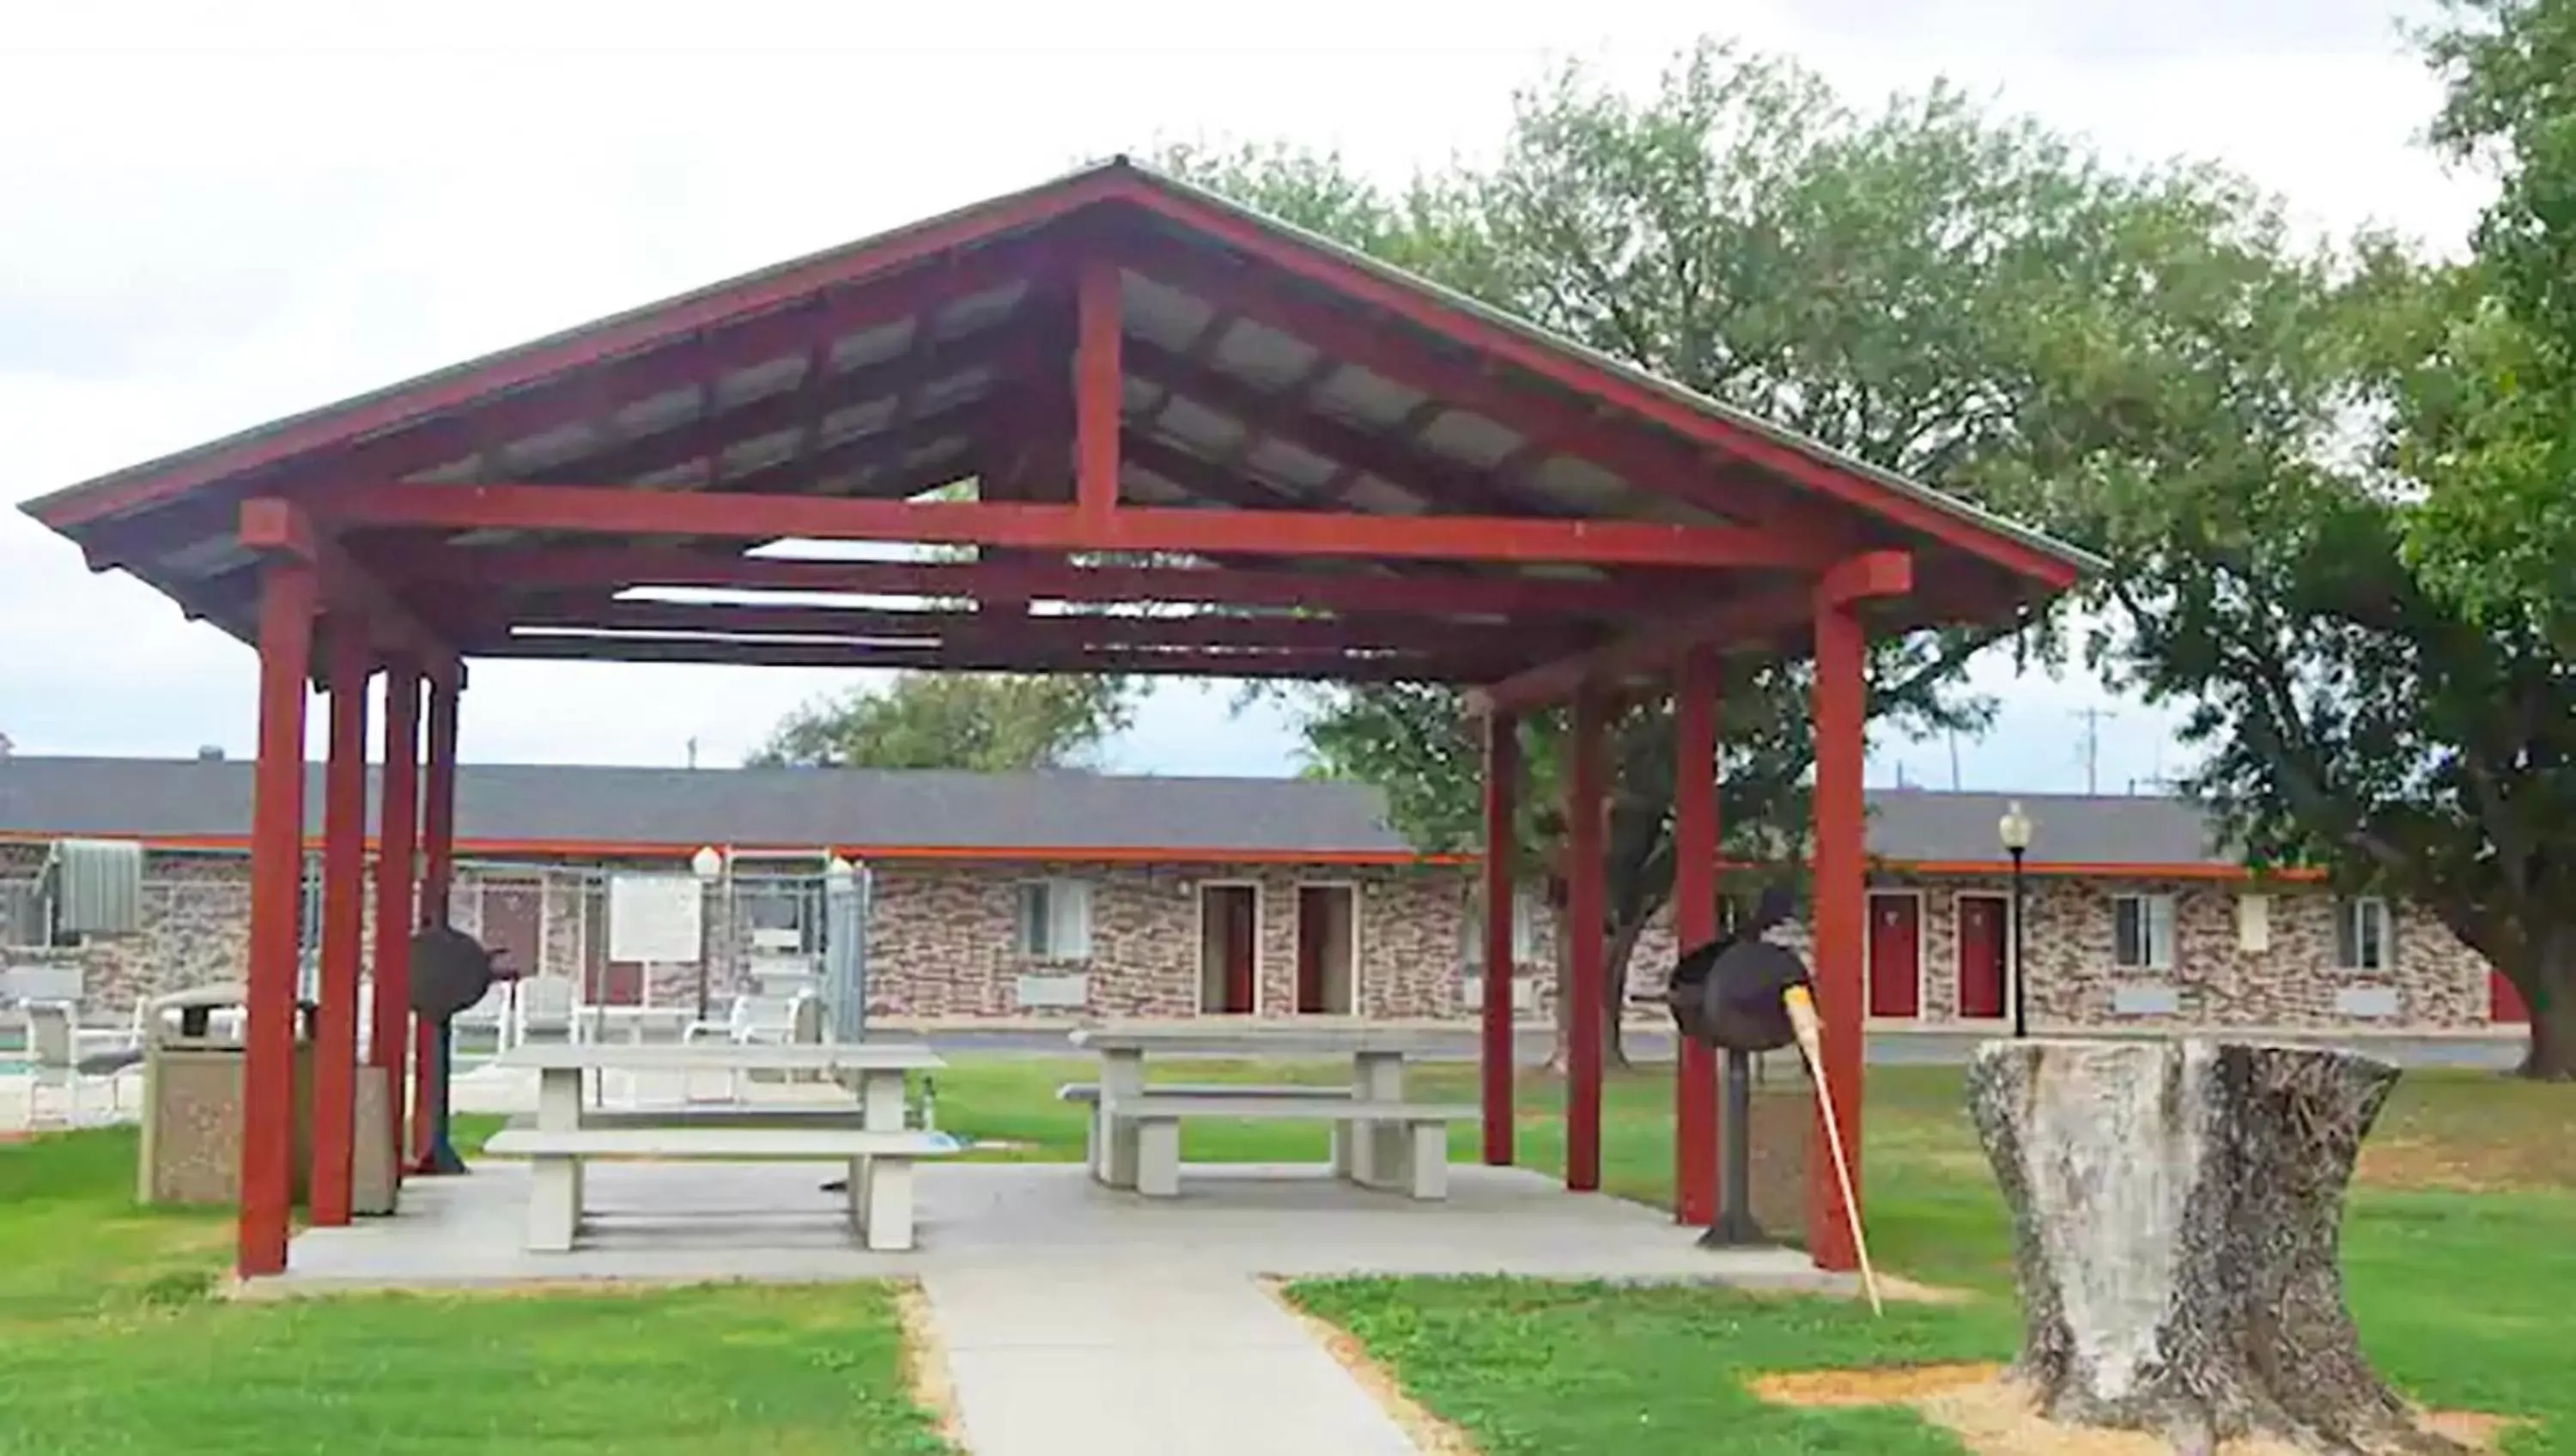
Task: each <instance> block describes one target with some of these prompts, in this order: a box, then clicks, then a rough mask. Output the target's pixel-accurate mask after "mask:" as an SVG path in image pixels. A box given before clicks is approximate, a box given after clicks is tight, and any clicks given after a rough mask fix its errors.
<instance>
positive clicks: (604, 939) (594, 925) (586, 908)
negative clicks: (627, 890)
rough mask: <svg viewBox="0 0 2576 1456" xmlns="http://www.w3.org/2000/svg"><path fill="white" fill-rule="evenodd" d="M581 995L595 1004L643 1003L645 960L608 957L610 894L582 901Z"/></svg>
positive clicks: (632, 1004)
mask: <svg viewBox="0 0 2576 1456" xmlns="http://www.w3.org/2000/svg"><path fill="white" fill-rule="evenodd" d="M581 944H582V953H581V985H582V992H581V999H582V1000H583V1001H585V1002H587V1003H588V1004H590V1005H593V1006H641V1005H643V1004H644V963H643V962H642V961H612V960H610V959H609V958H608V897H607V896H605V895H593V896H591V897H590V898H589V899H588V900H587V901H585V902H584V903H583V905H582V934H581Z"/></svg>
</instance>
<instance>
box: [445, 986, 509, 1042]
mask: <svg viewBox="0 0 2576 1456" xmlns="http://www.w3.org/2000/svg"><path fill="white" fill-rule="evenodd" d="M509 1008H510V983H509V982H507V981H494V982H493V983H492V984H491V985H490V986H488V987H485V988H484V991H483V996H482V999H481V1000H478V1001H476V1002H475V1003H474V1004H473V1005H471V1006H468V1007H466V1008H465V1009H464V1010H462V1011H459V1012H457V1013H456V1015H455V1016H454V1017H453V1018H451V1019H450V1020H449V1022H448V1032H449V1034H450V1036H451V1037H452V1038H453V1039H454V1043H455V1045H456V1046H457V1047H459V1048H462V1046H463V1045H464V1042H465V1033H466V1032H469V1031H475V1032H482V1031H488V1032H490V1033H492V1037H493V1041H494V1043H495V1044H496V1045H497V1044H500V1043H502V1042H503V1041H504V1039H505V1037H506V1034H507V1032H508V1030H509V1028H508V1024H507V1020H506V1018H507V1017H508V1014H509Z"/></svg>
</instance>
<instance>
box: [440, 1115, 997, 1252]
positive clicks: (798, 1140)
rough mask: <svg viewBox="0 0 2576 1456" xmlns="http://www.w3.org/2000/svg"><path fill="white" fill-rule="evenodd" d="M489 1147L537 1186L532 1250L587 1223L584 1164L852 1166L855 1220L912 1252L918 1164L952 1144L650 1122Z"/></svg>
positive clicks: (518, 1131) (568, 1241)
mask: <svg viewBox="0 0 2576 1456" xmlns="http://www.w3.org/2000/svg"><path fill="white" fill-rule="evenodd" d="M485 1150H486V1151H487V1152H490V1153H492V1154H494V1155H495V1156H498V1157H523V1158H526V1159H527V1160H528V1162H529V1172H530V1175H531V1182H532V1184H533V1187H532V1190H531V1192H530V1196H529V1199H528V1247H529V1248H530V1249H531V1250H534V1251H537V1252H540V1253H563V1252H566V1251H568V1250H570V1249H571V1248H572V1246H573V1239H574V1236H575V1235H576V1234H577V1233H578V1232H579V1230H580V1227H581V1183H582V1179H581V1168H582V1163H583V1162H584V1161H585V1160H587V1159H597V1158H612V1159H630V1160H635V1161H645V1162H673V1161H686V1160H695V1159H707V1160H712V1161H762V1162H798V1163H805V1162H815V1163H820V1162H833V1163H843V1164H846V1165H847V1166H848V1167H849V1170H850V1221H851V1223H852V1224H853V1225H854V1226H855V1227H856V1228H857V1230H858V1234H859V1237H860V1239H861V1240H862V1241H863V1242H864V1243H865V1244H866V1245H867V1247H869V1248H871V1249H876V1250H896V1251H899V1250H904V1249H909V1248H911V1247H912V1165H913V1162H914V1161H915V1160H916V1159H920V1158H936V1157H943V1156H945V1155H947V1154H948V1153H950V1152H952V1151H954V1150H955V1147H954V1144H952V1143H950V1142H949V1141H948V1140H947V1139H945V1138H942V1137H940V1136H938V1135H937V1134H935V1133H926V1132H908V1131H907V1132H869V1131H867V1130H865V1129H863V1128H856V1127H814V1126H792V1127H776V1126H771V1127H756V1126H750V1127H747V1126H730V1127H728V1126H712V1127H710V1126H703V1125H689V1124H674V1123H671V1122H669V1121H667V1120H666V1121H664V1122H661V1123H659V1124H656V1125H651V1126H633V1125H629V1126H604V1127H581V1128H573V1129H568V1130H558V1131H553V1132H549V1131H546V1130H544V1129H542V1128H508V1129H505V1130H503V1131H502V1132H500V1133H497V1134H495V1135H494V1136H493V1138H492V1141H491V1142H490V1143H488V1144H486V1145H485Z"/></svg>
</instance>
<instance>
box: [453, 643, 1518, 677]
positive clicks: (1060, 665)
mask: <svg viewBox="0 0 2576 1456" xmlns="http://www.w3.org/2000/svg"><path fill="white" fill-rule="evenodd" d="M472 655H473V656H475V657H478V658H503V657H507V658H541V659H550V660H556V661H577V662H673V663H682V662H698V663H710V664H718V665H725V666H749V667H815V668H835V669H888V668H897V669H900V668H910V669H916V670H924V671H938V672H1026V673H1094V672H1102V673H1137V674H1151V675H1158V676H1183V677H1215V678H1226V677H1233V678H1302V679H1312V680H1318V681H1339V682H1472V681H1475V680H1477V679H1479V678H1481V677H1490V676H1492V674H1493V671H1494V664H1493V662H1492V661H1491V660H1490V659H1489V660H1487V661H1486V662H1483V663H1478V662H1475V661H1472V660H1469V659H1464V658H1457V657H1445V658H1444V657H1431V656H1424V655H1387V656H1375V655H1353V654H1351V653H1346V652H1341V651H1320V650H1300V651H1278V652H1264V651H1251V650H1243V651H1222V650H1215V649H1206V648H1172V649H1155V648H1118V647H1105V648H1088V649H1057V650H1053V651H1048V652H1035V651H1030V650H1027V649H1025V648H1013V647H1010V646H1007V645H1005V646H992V645H975V646H951V645H945V644H939V645H929V646H911V645H892V644H868V643H848V642H819V641H818V642H800V641H796V640H793V639H786V640H769V641H763V640H760V639H757V638H731V639H726V638H713V637H703V638H687V637H613V636H609V637H593V636H579V635H563V636H554V635H545V636H526V637H511V638H507V639H503V640H501V641H497V642H490V643H486V644H484V645H482V646H480V647H478V648H476V649H475V651H474V652H473V654H472Z"/></svg>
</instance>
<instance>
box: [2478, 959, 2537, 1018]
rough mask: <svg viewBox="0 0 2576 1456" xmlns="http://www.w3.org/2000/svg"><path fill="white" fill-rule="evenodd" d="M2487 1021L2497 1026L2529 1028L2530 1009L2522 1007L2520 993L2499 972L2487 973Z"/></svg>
mask: <svg viewBox="0 0 2576 1456" xmlns="http://www.w3.org/2000/svg"><path fill="white" fill-rule="evenodd" d="M2487 1020H2489V1021H2492V1022H2494V1023H2495V1024H2496V1025H2498V1026H2529V1025H2530V1024H2531V1008H2530V1007H2528V1006H2526V1005H2524V1004H2523V1001H2522V993H2521V992H2520V991H2517V990H2515V989H2514V988H2513V982H2511V981H2508V980H2506V979H2505V978H2504V976H2503V974H2502V973H2501V972H2497V971H2489V972H2487Z"/></svg>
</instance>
